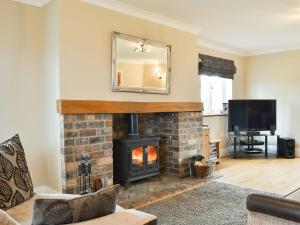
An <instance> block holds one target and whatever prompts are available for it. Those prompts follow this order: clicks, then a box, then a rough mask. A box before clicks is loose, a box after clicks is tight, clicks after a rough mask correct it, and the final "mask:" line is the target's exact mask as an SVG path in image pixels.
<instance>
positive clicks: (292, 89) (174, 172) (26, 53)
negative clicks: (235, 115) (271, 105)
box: [0, 0, 300, 224]
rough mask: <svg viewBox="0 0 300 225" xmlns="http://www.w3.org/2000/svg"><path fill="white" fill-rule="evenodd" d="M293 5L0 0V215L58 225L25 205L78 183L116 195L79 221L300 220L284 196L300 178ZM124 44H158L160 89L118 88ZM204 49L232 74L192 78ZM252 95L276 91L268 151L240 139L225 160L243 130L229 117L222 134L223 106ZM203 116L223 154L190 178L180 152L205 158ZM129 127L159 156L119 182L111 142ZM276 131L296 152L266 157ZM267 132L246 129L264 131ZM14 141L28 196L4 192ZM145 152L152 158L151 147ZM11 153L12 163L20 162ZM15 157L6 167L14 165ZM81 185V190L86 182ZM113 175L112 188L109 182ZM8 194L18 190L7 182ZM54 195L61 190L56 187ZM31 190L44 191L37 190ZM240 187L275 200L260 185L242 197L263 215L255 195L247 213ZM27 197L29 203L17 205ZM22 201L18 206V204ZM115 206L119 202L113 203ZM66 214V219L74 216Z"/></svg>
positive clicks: (299, 18) (74, 190) (298, 53)
mask: <svg viewBox="0 0 300 225" xmlns="http://www.w3.org/2000/svg"><path fill="white" fill-rule="evenodd" d="M187 2H188V3H189V4H187ZM299 7H300V5H299V2H297V1H294V0H289V1H263V2H261V1H251V2H241V1H237V0H230V1H224V2H218V1H205V0H203V1H202V0H201V1H192V0H191V1H185V2H182V1H177V0H176V1H160V0H157V1H146V0H144V1H134V0H118V1H116V0H106V1H105V0H50V1H47V0H18V1H12V0H1V1H0V21H1V22H0V24H1V25H0V27H1V35H0V49H1V50H0V55H1V60H0V74H1V76H0V84H1V88H0V92H1V95H0V96H1V98H0V100H1V101H0V102H1V105H2V108H1V109H2V110H1V128H0V143H2V144H1V145H0V146H1V148H0V156H1V160H0V162H1V163H0V164H1V166H0V172H1V173H0V181H1V186H0V187H1V191H0V206H1V209H6V211H7V212H8V214H10V215H11V216H12V217H13V219H15V220H17V222H14V221H13V219H12V218H9V219H7V221H6V220H5V219H4V218H6V217H5V216H6V214H5V212H3V211H1V212H3V214H2V213H1V214H0V221H1V219H2V218H3V221H4V222H3V223H4V224H65V223H67V222H60V220H59V219H58V218H57V216H56V217H53V216H52V217H51V218H52V220H50V221H51V222H49V221H48V222H47V221H41V218H42V217H43V216H41V215H44V214H43V212H35V209H34V207H33V204H35V205H37V204H38V203H43V204H46V203H47V204H50V203H49V202H47V201H45V202H42V201H41V200H40V202H39V201H38V200H37V199H36V198H40V199H43V197H44V198H49V195H52V198H53V195H55V196H56V198H59V199H60V198H63V197H62V196H64V198H67V199H71V200H72V199H77V198H79V197H78V195H77V194H80V193H81V194H82V197H85V196H90V195H91V194H95V193H98V192H99V193H101V191H103V190H106V187H114V188H113V191H115V192H117V191H119V195H118V197H119V201H118V206H117V210H116V209H115V208H114V207H116V206H115V205H114V207H113V208H114V209H112V212H115V211H116V213H114V214H116V215H113V216H112V215H108V216H107V214H108V213H107V214H105V215H106V216H103V218H102V217H101V218H100V220H97V219H95V217H93V218H92V220H90V221H88V222H90V223H91V224H93V223H95V224H156V223H158V224H246V222H247V221H248V224H275V223H276V224H296V223H298V222H300V217H299V212H300V210H299V208H298V207H299V206H300V203H298V202H293V200H297V194H298V193H297V190H298V188H300V179H299V175H298V174H297V172H295V171H297V169H298V167H299V166H300V160H299V158H298V156H299V155H300V146H299V144H298V142H297V140H298V139H299V138H300V136H299V133H298V132H297V125H298V124H299V123H300V121H299V118H298V114H299V113H300V104H299V103H300V102H299V99H298V95H299V94H300V91H299V89H298V87H297V83H298V82H297V81H298V79H299V78H298V73H299V71H300V65H299V63H298V59H299V57H300V50H299V49H300V43H299V40H300V39H299V37H298V36H299V28H298V27H299V23H300V11H299ZM122 41H123V42H122ZM124 41H127V42H130V43H134V45H135V48H134V49H133V48H132V49H131V50H132V51H131V52H130V53H131V54H133V53H139V54H142V53H143V52H145V53H149V54H151V48H152V49H154V47H155V48H157V49H161V51H163V52H164V58H163V59H162V58H159V59H158V61H159V60H161V62H160V64H159V65H162V64H163V63H165V64H166V65H165V67H164V66H162V67H161V68H160V69H159V70H158V69H157V68H156V69H155V72H154V76H153V77H154V78H155V79H156V80H155V82H156V83H162V84H163V85H162V86H163V88H154V89H153V87H151V88H152V89H151V90H150V88H148V87H147V88H145V87H139V88H136V87H135V88H128V87H127V86H128V85H127V84H128V83H127V84H126V85H122V82H123V83H124V82H125V81H124V79H123V78H122V73H121V72H123V71H125V67H123V68H122V69H120V67H121V65H116V62H117V61H120V62H121V61H122V60H123V61H122V63H123V64H126V63H128V62H131V61H132V60H137V59H136V58H135V59H132V58H130V57H128V58H127V59H126V60H124V57H123V56H124V55H123V56H122V57H123V58H122V59H120V58H118V53H119V52H120V51H121V50H122V48H120V49H121V50H120V49H118V46H119V45H121V44H122V43H124ZM118 44H119V45H118ZM123 47H124V46H123ZM149 49H150V50H149ZM152 51H153V52H155V51H154V50H152ZM157 51H160V50H157ZM128 54H129V53H128ZM206 56H207V57H208V59H212V60H213V61H214V60H216V63H215V64H214V65H216V64H218V62H222V63H223V64H224V65H225V66H228V65H229V67H230V69H229V70H230V71H229V73H231V74H230V75H228V74H227V73H226V75H224V73H220V74H217V73H215V74H213V75H210V76H208V73H209V72H207V71H206V72H205V74H201V72H200V71H201V68H202V69H203V68H204V66H205V65H204V64H205V59H206V58H205V57H206ZM203 57H204V58H203ZM210 57H211V58H210ZM139 58H143V57H139ZM222 63H221V64H222ZM137 64H139V65H140V64H141V61H139V63H137ZM147 64H148V65H149V64H150V63H149V62H147ZM123 66H124V65H123ZM201 66H202V67H201ZM213 67H214V66H213ZM217 67H218V66H217ZM145 68H146V67H144V70H146V69H145ZM226 68H227V67H226ZM226 72H227V71H226ZM161 74H164V76H165V77H164V76H161ZM154 78H153V79H154ZM136 79H137V78H134V79H133V80H135V81H136ZM151 79H152V78H151ZM152 81H153V80H152ZM148 83H149V80H148ZM144 84H145V82H144V83H143V85H144ZM208 86H209V87H210V88H207V87H208ZM216 87H217V88H218V87H222V91H216V89H217V88H216ZM220 93H221V94H220ZM224 93H226V94H224ZM251 99H252V100H254V99H255V100H276V110H275V111H276V116H275V123H276V124H268V128H266V129H263V130H262V132H261V133H260V135H265V136H266V135H267V137H268V139H269V145H268V147H269V149H270V154H269V157H268V158H265V155H264V147H261V146H260V147H259V148H261V149H262V151H261V153H260V152H258V153H259V154H247V153H245V152H244V150H245V149H246V147H245V146H240V145H239V146H238V147H237V154H238V155H237V159H234V157H233V149H234V146H233V145H234V144H233V142H234V137H236V136H238V138H239V136H240V135H239V133H240V132H241V133H244V131H245V128H244V129H243V127H239V128H240V132H237V131H234V130H233V127H232V128H231V129H232V132H231V133H230V135H231V136H230V135H229V134H228V123H229V122H230V121H229V119H228V118H229V115H228V114H229V113H230V112H228V109H227V108H228V105H226V104H225V105H223V103H227V102H228V100H251ZM229 106H230V105H229ZM229 111H230V109H229ZM127 115H129V117H128V118H127ZM137 116H138V117H137ZM204 125H207V126H208V128H209V136H210V138H209V141H213V140H214V141H215V142H217V143H218V148H219V152H218V153H219V157H221V158H220V162H219V163H218V164H216V165H215V164H214V166H215V169H214V171H213V172H212V175H211V176H210V177H209V178H204V179H199V178H194V177H193V176H192V175H191V174H192V172H191V162H190V160H192V159H193V156H197V157H198V158H197V157H196V158H194V160H199V156H202V155H204V152H203V146H204V136H203V134H204V130H205V129H207V127H205V126H204ZM269 125H276V131H274V132H275V134H273V135H272V134H271V133H272V132H271V128H270V127H269ZM127 130H128V131H127ZM139 133H140V136H139V135H138V134H139ZM16 134H18V137H17V138H16V136H14V135H16ZM130 135H131V136H133V137H137V136H138V138H142V137H143V136H144V135H146V136H149V137H155V138H156V139H155V138H154V139H153V140H152V139H151V141H154V144H151V146H154V145H156V146H157V148H156V151H157V149H159V150H160V152H159V153H157V152H156V153H155V154H156V155H155V154H154V155H155V156H151V157H155V158H154V159H155V160H154V161H155V162H157V161H158V158H159V163H157V164H155V163H154V165H151V169H153V173H148V174H143V175H139V176H138V178H139V180H136V179H132V180H130V179H128V180H127V181H126V182H124V183H121V182H118V180H117V178H118V176H121V175H119V174H117V173H116V172H115V170H118V169H119V168H120V167H118V166H117V163H116V162H117V161H118V160H119V159H120V160H119V161H120V162H123V161H124V160H123V159H122V158H118V157H121V156H116V155H114V154H116V152H117V151H114V150H115V148H116V146H117V145H118V144H117V139H121V138H124V137H126V136H130ZM277 135H278V136H280V137H288V138H291V140H296V142H295V144H294V146H293V149H294V152H295V158H294V159H285V158H282V157H278V158H277V155H276V151H277V150H278V148H277ZM252 136H253V135H252ZM265 136H258V137H254V139H255V140H258V141H261V140H263V141H264V137H265ZM11 137H14V138H12V139H10V138H11ZM19 138H20V140H21V142H22V146H23V147H21V148H22V149H23V148H24V151H23V153H22V154H21V155H22V157H21V158H22V162H24V161H25V165H26V161H27V165H28V168H27V165H26V166H25V169H24V171H25V170H26V171H27V172H28V171H30V174H29V175H26V176H28V177H27V178H26V179H27V180H26V179H25V181H24V182H25V183H26V185H25V186H26V188H25V189H26V190H27V194H26V193H25V192H24V190H23V191H20V192H21V193H23V192H24V193H23V196H22V197H20V196H19V197H18V198H14V197H13V196H12V194H11V195H9V194H8V193H6V192H5V191H6V190H7V189H6V185H4V183H3V182H6V181H5V179H4V178H3V177H6V178H7V177H10V178H11V177H12V176H15V175H12V174H17V172H16V171H19V170H14V172H13V173H10V172H8V171H9V169H8V168H9V166H8V165H11V164H10V163H8V162H7V161H6V160H7V159H12V158H13V157H19V158H20V155H18V154H16V156H12V155H9V156H8V155H7V152H12V150H7V149H11V148H9V147H8V148H5V147H3V146H6V145H7V146H10V145H8V144H7V142H5V140H12V142H13V143H19ZM157 138H160V139H157ZM140 141H142V142H143V141H144V142H146V141H150V140H149V139H147V140H145V139H142V140H140ZM155 141H156V142H155ZM157 141H159V143H157ZM147 143H148V142H147ZM155 143H156V144H155ZM121 144H122V143H121ZM13 146H15V145H14V144H13ZM17 146H20V145H19V144H17ZM18 148H19V147H18ZM4 149H6V150H4ZM140 150H141V149H138V150H137V153H139V151H140ZM5 151H6V153H5ZM142 151H143V150H142ZM13 152H14V151H13ZM16 152H18V150H16ZM147 152H152V153H153V152H155V148H148V149H147ZM163 152H164V154H163ZM82 153H84V154H82ZM23 155H24V157H23ZM158 155H159V157H158ZM80 157H81V158H80ZM85 157H86V158H85ZM136 157H137V155H136ZM147 157H149V158H150V155H149V153H148V156H147ZM24 158H26V160H24ZM4 159H5V160H4ZM136 160H137V159H136ZM12 161H16V162H17V163H18V161H19V159H14V158H13V159H12ZM81 162H83V164H80V163H81ZM202 162H203V161H202ZM89 163H90V164H89ZM199 163H200V164H201V162H199ZM13 164H14V163H13ZM21 164H23V163H21ZM21 164H20V163H19V164H18V165H17V166H15V165H14V167H16V168H17V167H18V168H20V169H21V171H22V168H21V167H22V166H20V165H21ZM80 165H88V167H89V166H90V167H89V169H88V170H87V171H88V172H87V171H86V170H84V172H83V173H82V174H85V173H87V177H83V176H82V174H80V172H79V171H80V168H81V169H84V168H85V167H84V166H83V167H80V168H79V166H80ZM118 165H119V164H118ZM254 168H255V169H256V170H254ZM123 170H125V169H124V165H122V170H121V171H123ZM154 170H155V172H154ZM24 171H23V172H24ZM23 172H22V173H20V174H21V175H22V174H23ZM137 172H138V171H137ZM138 173H139V172H138ZM121 174H123V172H122V173H121ZM80 175H81V176H80ZM127 176H128V174H127ZM23 177H24V176H23ZM81 178H84V179H85V178H87V179H88V178H90V179H91V180H90V181H89V182H87V181H86V180H84V181H82V180H81ZM140 178H141V179H140ZM142 178H143V179H142ZM144 178H145V179H144ZM31 179H32V182H31V181H30V180H31ZM120 179H121V178H120ZM21 180H23V179H21ZM2 181H3V182H2ZM26 181H27V182H26ZM15 182H16V181H15ZM6 183H7V182H6ZM30 183H32V184H30ZM82 183H84V185H86V184H87V185H90V186H91V187H90V188H85V189H84V188H83V186H82ZM118 183H121V187H116V186H112V185H113V184H115V185H117V184H118ZM9 185H11V186H13V185H14V182H13V181H12V180H10V181H9ZM19 186H20V185H19ZM29 186H30V188H29ZM96 186H97V190H99V191H98V192H95V193H88V194H87V193H85V192H90V189H93V188H94V189H95V190H96ZM9 189H10V188H9ZM29 189H30V191H29ZM83 189H84V190H83ZM13 190H14V194H15V193H16V190H17V189H16V187H14V189H13ZM86 190H88V191H86ZM222 190H223V191H222ZM29 192H30V193H29ZM33 192H34V193H37V194H35V195H34V194H33ZM28 193H29V194H28ZM61 193H63V194H69V195H68V196H65V195H61V197H57V194H61ZM213 193H219V195H217V196H214V195H213ZM230 193H238V195H233V194H230ZM291 193H296V194H291ZM40 194H47V196H48V197H45V196H43V195H41V197H37V196H40ZM250 194H260V195H259V196H261V194H267V195H270V194H271V195H275V197H276V201H278V202H279V203H278V204H279V207H277V206H273V205H271V206H269V203H270V202H274V201H275V200H274V199H271V200H270V199H269V198H267V197H266V196H264V195H263V197H264V198H263V199H259V200H257V199H255V198H256V197H257V196H256V195H254V196H252V197H253V198H254V199H253V198H250V200H249V198H248V200H249V202H250V203H253V202H252V201H254V202H255V201H258V203H257V204H258V205H267V206H266V207H271V211H273V213H270V212H269V211H270V210H269V209H270V208H267V209H266V208H263V207H262V208H263V209H260V208H259V207H256V208H255V207H254V209H253V205H252V207H251V206H249V208H248V209H247V207H248V205H247V204H246V203H247V202H246V199H247V197H248V195H250ZM289 194H291V195H289ZM7 195H9V196H10V197H9V198H8V197H7ZM74 195H76V196H74ZM24 196H25V198H26V199H29V200H28V201H25V199H23V198H24ZM32 196H33V197H32ZM114 196H115V197H116V196H117V194H115V193H114ZM195 196H198V197H195ZM225 196H226V197H225ZM285 196H292V197H287V199H293V200H287V199H284V198H283V199H281V198H282V197H285ZM298 197H299V198H300V195H298ZM116 198H117V197H116ZM222 198H223V200H222V201H221V202H218V201H219V200H220V199H222ZM278 198H280V200H278ZM22 199H23V200H22ZM13 200H14V201H13ZM66 201H67V200H66ZM122 201H123V202H122ZM259 201H265V202H259ZM299 201H300V199H299ZM113 202H114V203H115V204H116V200H112V201H111V203H112V205H113ZM199 202H202V203H203V204H202V203H199ZM16 203H18V204H16ZM29 203H30V204H31V205H30V204H29ZM226 203H227V204H228V205H226ZM250 203H249V204H250ZM276 203H277V202H276ZM3 204H4V206H3ZM14 204H15V205H17V206H14ZM24 204H27V205H26V207H27V208H26V210H25V209H24V208H23V209H22V207H21V206H22V205H24ZM68 204H69V203H68ZM72 204H73V203H72ZM193 204H194V206H193ZM209 204H211V207H210V205H209ZM281 204H289V205H288V207H289V208H288V210H285V211H284V208H283V209H282V205H281ZM109 205H110V204H109ZM119 205H120V206H122V207H123V208H126V209H122V210H125V211H122V212H120V211H118V210H120V208H119V207H120V206H119ZM13 206H14V207H13ZM43 207H44V206H43ZM43 207H41V208H42V209H45V208H43ZM274 207H275V208H276V209H275V208H274ZM87 208H88V207H87ZM191 208H193V209H191ZM213 208H215V210H213ZM257 208H259V209H257ZM170 209H173V211H174V212H170ZM216 209H217V210H216ZM128 210H129V211H128ZM130 210H131V211H130ZM268 210H269V211H268ZM11 211H13V212H11ZM25 211H26V213H25ZM36 211H37V210H36ZM45 211H47V210H44V213H45ZM282 211H284V213H282ZM10 212H11V213H10ZM189 212H190V213H189ZM39 213H42V214H40V215H38V214H39ZM53 213H55V212H53ZM58 213H60V214H62V213H63V210H61V211H59V212H56V214H55V215H60V214H58ZM216 213H217V214H216ZM218 213H220V214H218ZM96 214H97V213H96ZM214 214H216V215H215V216H214ZM2 215H4V216H2ZM97 215H98V216H97V217H99V215H100V214H97ZM102 215H104V214H102ZM34 216H36V217H34ZM25 217H26V218H25ZM28 217H29V218H28ZM43 218H44V217H43ZM74 218H75V216H74ZM74 218H73V220H72V221H73V222H79V220H77V221H76V220H75V219H74ZM174 218H175V219H174ZM34 219H36V220H35V221H34ZM77 219H78V218H77ZM32 220H33V221H32ZM9 221H10V222H9ZM93 221H94V222H93ZM149 221H150V222H149ZM255 221H256V222H255ZM80 222H81V221H80ZM68 223H70V222H68ZM81 223H83V224H84V223H85V222H81ZM1 224H2V223H1Z"/></svg>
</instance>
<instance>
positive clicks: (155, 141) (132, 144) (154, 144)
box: [113, 113, 160, 187]
mask: <svg viewBox="0 0 300 225" xmlns="http://www.w3.org/2000/svg"><path fill="white" fill-rule="evenodd" d="M113 123H114V124H115V125H114V126H113V127H119V126H118V122H117V121H113ZM127 127H128V134H127V135H126V137H122V138H114V140H113V176H114V183H119V184H123V185H125V187H129V184H130V183H131V182H133V181H137V180H141V179H144V178H148V177H152V176H156V175H159V174H160V173H159V169H160V167H159V165H160V164H159V149H160V147H159V139H160V138H159V137H155V136H140V134H139V119H138V114H136V113H131V114H128V115H127Z"/></svg>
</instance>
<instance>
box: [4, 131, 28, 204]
mask: <svg viewBox="0 0 300 225" xmlns="http://www.w3.org/2000/svg"><path fill="white" fill-rule="evenodd" d="M0 187H1V189H0V209H3V210H7V209H10V208H12V207H14V206H17V205H19V204H20V203H22V202H24V201H26V200H28V199H30V198H31V197H32V196H33V195H34V193H33V185H32V180H31V176H30V173H29V170H28V167H27V162H26V158H25V152H24V149H23V146H22V144H21V141H20V138H19V135H15V136H14V137H12V138H11V139H9V140H7V141H5V142H3V143H1V144H0Z"/></svg>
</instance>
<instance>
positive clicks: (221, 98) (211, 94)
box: [201, 75, 232, 113]
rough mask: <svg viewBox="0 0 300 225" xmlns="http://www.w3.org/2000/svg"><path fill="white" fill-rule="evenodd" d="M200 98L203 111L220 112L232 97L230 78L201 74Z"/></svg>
mask: <svg viewBox="0 0 300 225" xmlns="http://www.w3.org/2000/svg"><path fill="white" fill-rule="evenodd" d="M201 98H202V102H203V104H204V113H221V112H222V111H223V103H227V102H228V100H229V99H231V98H232V79H226V78H221V77H217V76H206V75H201Z"/></svg>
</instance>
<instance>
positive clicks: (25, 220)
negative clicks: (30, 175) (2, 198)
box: [6, 194, 79, 225]
mask: <svg viewBox="0 0 300 225" xmlns="http://www.w3.org/2000/svg"><path fill="white" fill-rule="evenodd" d="M76 197H79V195H68V194H36V195H34V196H33V197H32V198H31V199H29V200H27V201H26V202H23V203H21V204H20V205H18V206H16V207H14V208H11V209H8V210H7V211H6V213H7V214H8V215H10V216H11V217H12V218H14V220H16V221H17V222H18V223H19V224H22V225H31V223H32V213H33V204H34V201H35V200H36V199H39V198H42V199H73V198H76Z"/></svg>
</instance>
